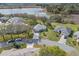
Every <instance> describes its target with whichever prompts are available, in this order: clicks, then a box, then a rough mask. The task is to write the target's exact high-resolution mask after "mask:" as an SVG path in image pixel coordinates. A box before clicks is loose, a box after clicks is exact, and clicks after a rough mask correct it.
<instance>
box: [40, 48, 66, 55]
mask: <svg viewBox="0 0 79 59" xmlns="http://www.w3.org/2000/svg"><path fill="white" fill-rule="evenodd" d="M39 55H40V56H65V55H67V53H66V52H65V51H63V50H62V49H60V48H59V47H58V46H47V47H46V46H44V47H43V48H41V49H40V51H39Z"/></svg>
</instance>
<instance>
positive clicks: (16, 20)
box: [7, 17, 24, 24]
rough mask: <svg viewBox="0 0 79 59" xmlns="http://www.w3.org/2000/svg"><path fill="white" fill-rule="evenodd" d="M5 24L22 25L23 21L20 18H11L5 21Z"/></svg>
mask: <svg viewBox="0 0 79 59" xmlns="http://www.w3.org/2000/svg"><path fill="white" fill-rule="evenodd" d="M7 23H12V24H22V23H24V19H23V18H21V17H13V18H11V19H9V20H8V21H7Z"/></svg>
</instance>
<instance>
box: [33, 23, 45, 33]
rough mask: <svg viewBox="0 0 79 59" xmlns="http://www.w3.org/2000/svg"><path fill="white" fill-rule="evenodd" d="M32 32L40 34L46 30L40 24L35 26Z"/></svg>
mask: <svg viewBox="0 0 79 59" xmlns="http://www.w3.org/2000/svg"><path fill="white" fill-rule="evenodd" d="M33 30H34V32H41V31H44V30H46V26H45V25H42V24H37V25H36V26H34V28H33Z"/></svg>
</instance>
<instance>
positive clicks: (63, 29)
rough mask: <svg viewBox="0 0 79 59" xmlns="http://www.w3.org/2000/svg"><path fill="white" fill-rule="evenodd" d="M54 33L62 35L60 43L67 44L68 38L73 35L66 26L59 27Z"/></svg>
mask: <svg viewBox="0 0 79 59" xmlns="http://www.w3.org/2000/svg"><path fill="white" fill-rule="evenodd" d="M54 31H55V32H58V33H59V34H60V40H59V41H58V43H61V44H66V41H67V37H68V36H69V35H70V34H71V29H70V28H66V27H64V26H58V27H56V28H55V29H54Z"/></svg>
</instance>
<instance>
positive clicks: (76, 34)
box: [73, 31, 79, 42]
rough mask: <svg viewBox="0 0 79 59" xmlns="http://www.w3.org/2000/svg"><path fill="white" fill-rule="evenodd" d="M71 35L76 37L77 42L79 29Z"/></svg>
mask: <svg viewBox="0 0 79 59" xmlns="http://www.w3.org/2000/svg"><path fill="white" fill-rule="evenodd" d="M73 37H74V38H75V39H76V41H77V42H79V31H77V32H75V33H74V34H73Z"/></svg>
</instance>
